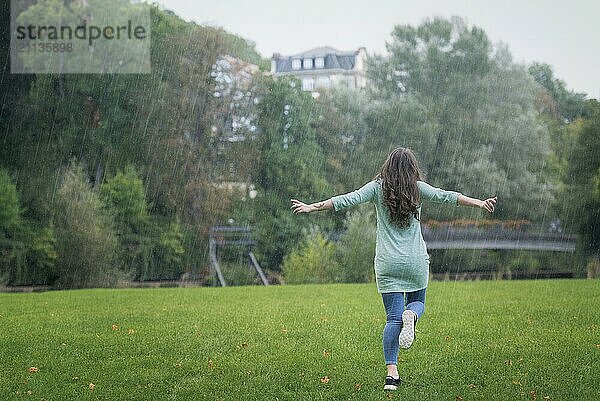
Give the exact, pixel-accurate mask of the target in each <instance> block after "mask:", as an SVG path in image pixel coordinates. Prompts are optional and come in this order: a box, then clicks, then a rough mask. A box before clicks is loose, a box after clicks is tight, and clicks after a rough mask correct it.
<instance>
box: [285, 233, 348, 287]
mask: <svg viewBox="0 0 600 401" xmlns="http://www.w3.org/2000/svg"><path fill="white" fill-rule="evenodd" d="M282 270H283V277H284V280H285V282H287V283H290V284H300V283H328V282H332V281H341V278H340V277H338V276H336V274H337V273H338V272H339V265H338V263H337V261H336V259H335V245H334V244H333V243H331V242H329V241H327V239H325V237H324V236H323V234H322V233H321V231H320V230H319V229H318V228H312V229H311V232H310V233H309V234H308V235H307V236H306V238H305V240H304V242H303V243H302V244H301V245H300V247H299V248H298V249H296V250H294V251H293V252H291V253H290V254H288V255H286V256H285V258H284V261H283V267H282Z"/></svg>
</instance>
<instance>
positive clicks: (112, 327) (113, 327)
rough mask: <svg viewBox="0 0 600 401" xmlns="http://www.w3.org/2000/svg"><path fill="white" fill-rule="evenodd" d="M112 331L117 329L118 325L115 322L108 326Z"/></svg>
mask: <svg viewBox="0 0 600 401" xmlns="http://www.w3.org/2000/svg"><path fill="white" fill-rule="evenodd" d="M110 328H111V330H112V331H116V330H119V326H117V325H116V324H113V325H112V326H110Z"/></svg>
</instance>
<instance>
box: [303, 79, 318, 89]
mask: <svg viewBox="0 0 600 401" xmlns="http://www.w3.org/2000/svg"><path fill="white" fill-rule="evenodd" d="M314 88H315V80H314V79H312V78H304V79H302V90H303V91H311V90H313V89H314Z"/></svg>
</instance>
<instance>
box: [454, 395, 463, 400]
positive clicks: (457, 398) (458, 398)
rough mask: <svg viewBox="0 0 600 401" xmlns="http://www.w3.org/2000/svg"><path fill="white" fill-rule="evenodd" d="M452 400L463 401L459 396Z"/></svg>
mask: <svg viewBox="0 0 600 401" xmlns="http://www.w3.org/2000/svg"><path fill="white" fill-rule="evenodd" d="M454 400H455V401H463V398H462V397H461V396H460V395H457V396H456V398H455V399H454Z"/></svg>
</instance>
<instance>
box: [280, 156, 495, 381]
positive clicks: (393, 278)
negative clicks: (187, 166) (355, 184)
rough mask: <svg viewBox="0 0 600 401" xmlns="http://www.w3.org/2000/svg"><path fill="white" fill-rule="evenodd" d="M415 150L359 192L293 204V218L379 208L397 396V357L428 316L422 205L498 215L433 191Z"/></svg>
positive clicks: (480, 203) (481, 204)
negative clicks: (367, 206)
mask: <svg viewBox="0 0 600 401" xmlns="http://www.w3.org/2000/svg"><path fill="white" fill-rule="evenodd" d="M422 177H423V175H422V173H421V171H420V169H419V166H418V163H417V159H416V158H415V155H414V153H413V152H412V150H410V149H407V148H397V149H394V150H393V151H392V152H391V153H390V154H389V156H388V158H387V160H386V161H385V163H383V165H382V167H381V170H380V172H379V174H377V175H376V176H375V177H374V178H373V180H371V181H369V182H368V183H366V184H365V185H364V186H362V187H361V188H359V189H357V190H355V191H352V192H349V193H347V194H344V195H338V196H334V197H332V198H330V199H328V200H325V201H321V202H316V203H312V204H310V205H308V204H305V203H303V202H301V201H299V200H297V199H291V202H292V206H291V209H292V210H293V212H294V213H309V212H314V211H319V210H327V209H334V210H335V211H340V210H342V209H345V208H347V207H350V206H355V205H358V204H361V203H365V202H371V203H373V204H374V205H375V210H376V215H377V238H376V245H375V261H374V266H375V281H376V283H377V291H378V292H379V293H381V296H382V298H383V305H384V307H385V313H386V323H385V327H384V329H383V355H384V358H385V364H386V367H387V376H386V378H385V384H384V390H396V388H397V387H398V386H399V385H400V383H401V382H402V380H401V379H400V376H399V374H398V352H399V349H400V348H404V349H408V348H409V347H410V346H411V345H412V343H413V341H414V339H415V325H416V323H417V321H418V320H419V319H420V318H421V316H423V313H424V312H425V292H426V290H427V284H428V279H429V254H428V253H427V247H426V245H425V241H424V240H423V235H422V234H421V224H420V221H419V220H420V215H421V205H422V202H424V201H426V202H432V203H447V204H450V205H456V206H458V205H463V206H470V207H477V208H481V209H485V210H486V211H488V212H489V213H493V212H494V207H495V205H496V197H493V198H488V199H486V200H480V199H475V198H470V197H468V196H465V195H462V194H461V193H459V192H455V191H445V190H443V189H439V188H435V187H432V186H431V185H429V184H427V183H426V182H424V181H423V178H422Z"/></svg>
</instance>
